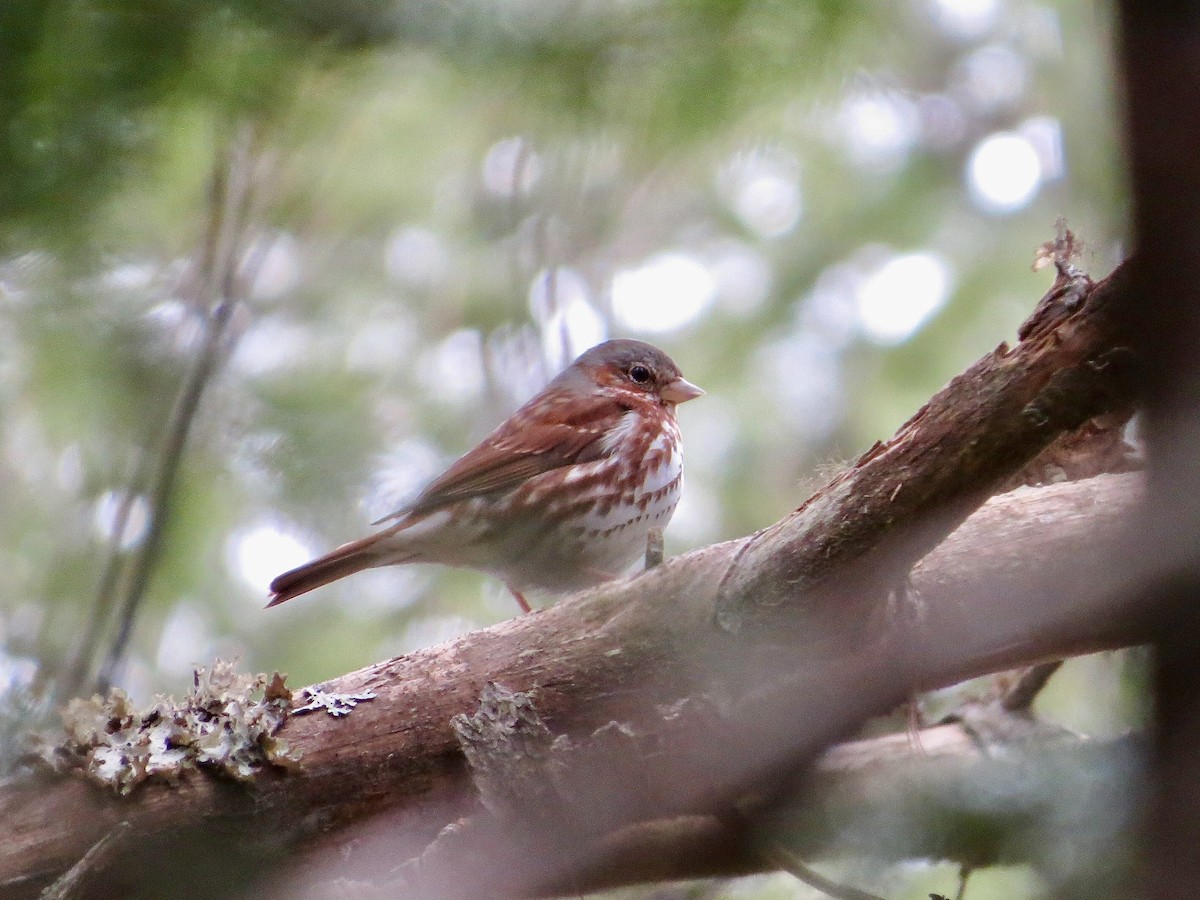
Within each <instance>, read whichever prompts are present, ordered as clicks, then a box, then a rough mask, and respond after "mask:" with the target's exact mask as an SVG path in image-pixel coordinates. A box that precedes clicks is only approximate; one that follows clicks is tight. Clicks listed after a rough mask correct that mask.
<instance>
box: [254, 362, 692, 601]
mask: <svg viewBox="0 0 1200 900" xmlns="http://www.w3.org/2000/svg"><path fill="white" fill-rule="evenodd" d="M703 393H704V392H703V391H702V390H700V388H698V387H696V386H695V385H694V384H691V383H689V382H688V381H685V380H684V378H683V376H682V375H681V374H680V372H679V367H678V366H676V365H675V363H674V362H672V361H671V358H670V357H668V356H667V355H666V354H665V353H663V352H662V351H661V350H659V349H658V348H656V347H652V346H651V345H650V344H646V343H643V342H641V341H629V340H620V341H608V342H606V343H603V344H600V345H599V346H596V347H593V348H592V349H591V350H588V351H587V352H586V353H584V354H583V355H582V356H580V357H579V358H578V359H577V360H575V362H573V363H572V364H571V365H570V366H568V367H567V368H566V369H564V370H563V371H562V372H561V373H559V375H558V376H557V377H556V378H555V379H554V380H553V381H551V382H550V383H549V384H548V385H547V386H546V388H545V390H543V391H542V392H541V393H540V394H538V395H537V396H536V397H534V398H533V399H532V400H530V401H529V402H528V403H526V404H525V405H524V406H522V407H521V408H520V409H518V410H517V411H516V412H515V413H513V415H512V416H511V417H510V418H509V419H508V420H507V421H506V422H504V423H503V424H502V425H500V427H499V428H497V429H496V430H495V431H493V432H492V433H491V434H490V435H488V436H487V437H486V438H485V439H484V440H483V443H481V444H480V445H479V446H478V447H476V448H475V449H474V450H472V451H471V452H470V453H468V454H467V455H466V456H463V457H462V458H461V459H459V460H458V461H457V462H456V463H454V464H453V465H452V466H450V468H449V469H447V470H446V471H445V472H444V473H443V474H442V475H441V476H440V477H439V478H437V479H435V480H434V481H433V483H431V484H430V485H429V486H428V487H427V488H425V490H424V491H422V492H421V494H420V495H419V496H418V497H417V498H416V499H415V500H413V501H412V502H411V503H410V504H408V505H407V506H405V507H403V508H402V509H400V510H398V511H397V512H395V513H392V514H391V515H390V516H385V517H384V518H382V519H380V520H379V521H378V522H376V523H375V524H376V525H380V524H382V523H384V522H393V521H394V523H395V524H393V525H391V526H390V527H388V528H386V529H384V530H383V531H380V532H378V533H376V534H373V535H371V536H369V537H365V538H362V539H361V540H357V541H352V542H351V543H349V544H345V545H343V546H341V547H339V548H338V549H336V550H334V551H332V552H331V553H327V554H326V555H325V556H322V557H320V558H318V559H314V560H313V561H312V562H309V563H305V564H304V565H302V566H300V567H299V568H296V569H292V570H291V571H290V572H284V573H283V574H282V575H280V576H279V577H278V578H276V579H275V580H274V581H273V582H271V602H270V603H268V604H267V605H268V606H275V605H276V604H278V603H283V602H284V601H285V600H290V599H291V598H292V597H295V596H297V595H299V594H303V593H305V592H307V591H311V590H313V589H314V588H318V587H320V586H321V585H323V584H328V583H329V582H331V581H335V580H337V579H339V578H343V577H345V576H346V575H350V574H352V573H354V572H358V571H361V570H362V569H367V568H372V567H374V566H391V565H398V564H400V563H412V562H428V563H444V564H446V565H451V566H464V567H467V568H472V569H479V570H481V571H483V572H488V573H490V574H492V575H495V576H497V577H499V578H500V579H502V580H503V581H504V583H505V584H506V585H508V587H509V589H510V590H511V591H512V592H513V595H514V596H515V597H516V598H517V602H518V603H520V604H521V608H522V609H523V610H525V611H526V612H528V611H529V604H528V603H527V602H526V601H525V598H524V595H523V594H524V592H526V591H540V592H549V593H555V594H561V593H567V592H569V591H573V590H578V589H581V588H584V587H588V586H590V585H594V584H598V583H600V582H602V581H607V580H609V579H612V578H616V577H618V576H619V575H621V574H622V573H624V572H625V571H626V570H627V569H628V568H629V567H630V566H631V565H632V564H633V562H634V561H635V560H637V559H638V558H639V556H640V555H641V554H642V553H643V552H644V551H645V548H646V538H647V535H648V534H649V532H650V530H651V529H654V528H662V527H664V526H665V525H666V524H667V522H668V521H669V520H670V518H671V514H672V513H673V512H674V511H675V505H676V504H677V503H678V502H679V494H680V491H681V489H682V487H683V453H682V445H681V443H680V437H679V426H678V424H677V423H676V421H675V406H676V404H679V403H684V402H686V401H688V400H691V399H693V398H695V397H699V396H701V395H702V394H703Z"/></svg>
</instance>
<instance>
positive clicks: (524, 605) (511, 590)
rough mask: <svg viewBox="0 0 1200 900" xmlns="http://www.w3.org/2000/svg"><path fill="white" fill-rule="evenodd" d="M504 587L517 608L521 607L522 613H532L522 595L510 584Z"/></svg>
mask: <svg viewBox="0 0 1200 900" xmlns="http://www.w3.org/2000/svg"><path fill="white" fill-rule="evenodd" d="M505 587H506V588H508V590H509V593H511V594H512V595H513V599H514V600H516V601H517V606H519V607H521V612H522V613H531V612H533V607H532V606H530V605H529V601H528V600H526V599H525V596H524V594H522V593H521V592H520V591H518V590H517V589H516V588H515V587H513V586H512V585H511V584H506V585H505Z"/></svg>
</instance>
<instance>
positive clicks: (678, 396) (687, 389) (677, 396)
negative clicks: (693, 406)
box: [659, 378, 704, 403]
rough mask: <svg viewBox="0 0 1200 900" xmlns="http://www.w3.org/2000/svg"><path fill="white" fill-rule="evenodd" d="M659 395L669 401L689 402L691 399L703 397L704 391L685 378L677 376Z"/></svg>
mask: <svg viewBox="0 0 1200 900" xmlns="http://www.w3.org/2000/svg"><path fill="white" fill-rule="evenodd" d="M659 396H661V397H662V398H663V399H664V400H666V401H667V402H668V403H687V402H688V401H689V400H695V399H696V398H697V397H703V396H704V391H702V390H701V389H700V388H698V387H696V386H695V385H694V384H692V383H691V382H690V381H687V380H686V379H684V378H676V379H675V380H674V381H672V382H669V383H668V384H666V385H665V386H664V387H663V389H662V390H661V391H659Z"/></svg>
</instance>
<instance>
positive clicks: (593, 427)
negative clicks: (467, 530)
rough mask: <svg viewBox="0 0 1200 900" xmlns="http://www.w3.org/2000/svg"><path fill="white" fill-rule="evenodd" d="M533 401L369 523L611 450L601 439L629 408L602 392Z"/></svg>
mask: <svg viewBox="0 0 1200 900" xmlns="http://www.w3.org/2000/svg"><path fill="white" fill-rule="evenodd" d="M537 399H538V400H539V401H540V402H539V403H538V404H537V405H536V406H534V405H532V404H527V405H526V406H524V407H522V408H521V409H519V410H517V412H516V413H514V414H513V415H512V417H511V418H510V419H508V420H507V421H506V422H504V424H502V425H501V426H500V427H499V428H497V429H496V430H495V431H494V432H492V433H491V434H490V435H488V437H487V438H485V439H484V440H483V442H482V443H480V444H479V446H478V447H476V448H475V449H474V450H471V451H470V452H469V453H467V454H466V455H465V456H463V457H461V458H460V459H459V460H458V461H456V462H455V463H454V464H453V465H452V466H450V468H449V469H447V470H446V471H445V472H443V473H442V474H441V475H440V476H439V477H438V478H437V479H435V480H434V481H433V482H432V483H431V484H430V485H429V486H428V487H427V488H425V490H424V491H422V492H421V494H420V495H419V496H418V497H417V498H416V499H415V500H414V501H413V502H412V503H410V504H409V505H407V506H405V507H403V508H401V509H399V510H397V511H396V512H394V513H392V514H391V515H388V516H384V517H383V518H382V519H380V520H379V521H377V522H375V523H374V524H376V525H379V524H381V523H383V522H387V521H389V520H391V519H398V518H402V517H403V516H406V515H409V514H411V513H426V512H431V511H433V510H435V509H439V508H440V507H443V506H447V505H449V504H451V503H456V502H458V501H460V500H468V499H470V498H472V497H481V496H485V495H487V494H498V493H502V492H504V491H508V490H511V489H513V488H515V487H517V486H518V485H519V484H521V483H522V482H524V481H526V480H528V479H530V478H532V477H533V476H535V475H540V474H541V473H543V472H549V471H550V470H551V469H558V468H561V467H563V466H570V465H576V464H578V463H584V462H591V461H592V460H595V459H601V458H602V457H605V456H608V455H609V453H611V452H612V450H613V449H614V448H613V447H611V446H609V444H608V442H605V441H604V437H605V435H607V434H608V433H609V432H611V431H612V429H613V428H615V427H617V425H618V424H619V423H620V422H621V419H622V417H623V416H624V415H625V414H626V413H627V412H629V409H628V407H626V406H623V405H622V404H620V403H618V402H616V401H614V400H612V399H611V398H605V397H601V396H594V397H592V396H586V397H581V396H579V395H570V396H566V397H563V398H561V399H559V398H546V397H544V396H543V397H539V398H537Z"/></svg>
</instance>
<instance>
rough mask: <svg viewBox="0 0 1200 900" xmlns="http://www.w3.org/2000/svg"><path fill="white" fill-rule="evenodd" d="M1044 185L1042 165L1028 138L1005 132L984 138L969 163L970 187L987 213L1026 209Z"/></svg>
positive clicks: (979, 204)
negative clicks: (1039, 188)
mask: <svg viewBox="0 0 1200 900" xmlns="http://www.w3.org/2000/svg"><path fill="white" fill-rule="evenodd" d="M1041 182H1042V164H1041V160H1040V159H1038V153H1037V150H1036V149H1035V148H1034V146H1033V144H1032V143H1031V142H1030V141H1029V139H1028V138H1026V137H1024V136H1022V135H1019V134H1013V133H1012V132H1007V131H1002V132H998V133H996V134H993V135H990V136H989V137H986V138H984V139H983V140H982V141H980V142H979V144H978V145H977V146H976V147H975V149H974V150H973V151H972V152H971V157H970V159H968V160H967V186H968V188H969V189H970V191H971V196H972V197H973V198H974V200H975V202H976V204H977V205H978V206H979V207H980V208H981V209H983V210H984V211H986V212H990V213H996V214H1002V213H1010V212H1015V211H1017V210H1019V209H1022V208H1024V207H1025V206H1027V205H1028V204H1029V203H1030V202H1031V201H1032V200H1033V198H1034V197H1035V196H1037V192H1038V187H1039V186H1040V185H1041Z"/></svg>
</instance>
